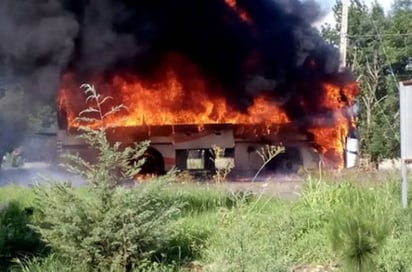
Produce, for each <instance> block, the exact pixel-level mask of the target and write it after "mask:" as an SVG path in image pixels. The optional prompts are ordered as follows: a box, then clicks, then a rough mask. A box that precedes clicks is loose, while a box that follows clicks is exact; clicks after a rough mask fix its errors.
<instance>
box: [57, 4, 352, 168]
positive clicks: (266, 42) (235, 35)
mask: <svg viewBox="0 0 412 272" xmlns="http://www.w3.org/2000/svg"><path fill="white" fill-rule="evenodd" d="M105 2H107V1H105ZM109 2H110V1H109ZM120 2H121V3H122V4H121V5H124V6H125V7H126V6H127V8H128V10H129V11H130V12H128V13H125V14H123V15H124V16H118V17H113V18H112V19H113V21H110V22H106V21H105V20H106V19H107V18H106V17H107V16H109V15H107V14H106V15H107V16H103V15H102V14H105V13H102V14H100V13H97V15H96V16H97V17H96V18H97V19H96V18H95V17H93V18H95V19H96V20H97V23H96V24H97V25H100V24H101V28H102V29H105V27H107V25H110V27H109V29H110V31H109V32H108V33H109V34H110V33H111V34H110V35H109V34H108V35H107V36H104V37H106V38H107V39H108V41H106V43H103V45H95V44H94V43H91V42H90V43H88V41H87V37H83V38H82V39H79V40H78V41H77V44H75V45H76V46H77V48H78V50H77V54H76V55H75V56H76V57H75V58H74V59H73V60H72V62H71V63H70V65H69V67H68V69H67V71H66V72H65V73H64V74H63V76H62V78H61V84H60V88H59V93H58V112H59V132H58V137H59V141H60V144H61V148H62V150H63V151H70V152H79V153H80V154H81V155H82V156H85V157H89V158H92V157H93V156H94V154H93V150H90V149H89V148H88V147H87V146H85V145H84V143H82V142H80V141H79V140H78V139H77V138H76V137H75V136H76V134H77V128H78V127H79V125H80V124H79V123H78V121H76V117H77V116H78V114H79V113H80V112H81V111H82V110H83V109H85V108H86V107H87V106H88V105H87V104H85V96H84V94H83V92H82V91H81V90H80V88H79V86H80V85H81V84H82V83H91V84H93V85H94V86H95V87H96V89H97V91H98V92H99V93H100V94H101V95H103V96H110V97H111V98H112V99H111V100H110V103H111V104H110V105H108V107H109V108H110V107H111V106H114V105H120V104H121V105H124V106H125V108H126V109H125V110H124V111H122V112H119V113H117V114H116V115H113V116H109V117H108V118H107V119H106V121H105V125H106V128H107V132H108V138H109V140H110V141H111V142H121V143H123V144H124V145H130V144H133V143H135V142H138V141H142V140H150V143H151V145H150V148H149V149H148V151H147V161H146V164H145V166H144V171H146V172H152V173H158V174H161V173H164V172H165V171H167V170H168V169H170V168H172V167H174V166H175V167H177V168H178V169H180V170H192V171H203V170H213V169H215V168H216V167H221V165H217V164H219V163H216V162H214V161H213V160H212V159H211V156H212V154H211V151H210V150H211V148H212V146H213V145H217V146H219V147H221V148H223V149H224V150H225V152H224V156H223V158H222V159H223V160H224V161H225V163H229V164H230V165H231V166H233V167H234V170H235V172H237V173H251V172H255V171H256V170H257V169H258V168H259V167H260V166H261V165H262V161H261V158H260V157H259V156H258V154H257V153H256V151H257V150H259V149H260V148H261V147H263V146H265V145H268V144H269V145H282V146H284V147H285V152H284V153H282V154H281V155H279V156H278V157H276V158H275V159H274V160H273V161H272V162H271V163H270V164H269V165H268V167H269V168H270V169H271V170H274V171H282V172H285V171H286V172H295V171H297V169H298V168H300V167H304V168H317V167H319V163H322V165H324V166H326V167H330V168H338V169H341V168H344V167H351V166H353V165H354V161H355V160H356V152H357V139H356V137H355V135H356V124H355V118H356V110H354V107H355V106H356V105H355V98H356V95H357V94H358V85H357V83H356V81H355V79H354V77H353V76H352V75H351V73H350V71H340V70H339V69H338V68H339V67H338V66H339V61H338V60H339V58H338V54H337V50H336V49H335V48H333V47H332V46H330V45H328V44H327V43H326V42H325V41H323V40H322V38H321V37H320V36H319V34H318V33H317V32H316V31H315V30H314V29H313V28H312V26H311V20H312V18H311V17H310V16H309V14H307V12H309V10H311V6H310V5H309V6H307V5H306V4H305V3H301V2H299V1H290V2H291V3H292V2H293V3H294V4H291V3H289V2H288V1H286V2H287V3H286V2H285V1H283V2H282V1H263V0H258V1H256V0H253V1H252V0H243V1H240V0H239V1H234V0H207V1H206V0H204V1H203V0H202V1H189V0H182V1H176V2H173V4H172V3H169V2H168V1H157V2H153V1H138V2H136V3H132V2H130V1H129V2H128V1H120ZM90 5H92V4H90ZM96 5H97V4H96ZM119 5H120V4H119ZM83 8H84V9H87V5H85V6H84V7H83ZM100 8H102V9H103V7H96V9H97V10H99V9H100ZM119 10H123V9H119ZM107 12H108V13H110V14H111V11H110V12H109V11H107ZM119 12H120V11H119ZM87 14H88V13H87V12H86V13H79V16H87ZM99 14H100V15H99ZM112 15H113V14H112ZM113 16H114V15H113ZM109 17H110V16H109ZM110 18H111V17H110ZM103 21H104V22H106V24H103ZM83 22H84V24H87V23H88V21H87V20H84V21H83ZM91 26H92V25H91ZM94 26H95V25H93V27H94ZM100 30H101V29H100ZM106 34H107V33H106ZM113 35H114V36H116V37H118V38H119V39H115V42H116V44H114V43H113V44H112V43H111V42H110V41H111V37H113ZM95 38H96V39H100V38H102V37H95ZM122 45H123V46H124V48H122ZM119 46H120V47H119ZM90 48H95V49H96V51H93V50H90ZM119 48H120V49H121V50H119ZM106 49H107V50H106ZM97 53H99V54H103V53H105V54H106V55H104V54H103V55H99V54H97ZM105 58H106V59H105ZM89 125H90V126H96V124H89Z"/></svg>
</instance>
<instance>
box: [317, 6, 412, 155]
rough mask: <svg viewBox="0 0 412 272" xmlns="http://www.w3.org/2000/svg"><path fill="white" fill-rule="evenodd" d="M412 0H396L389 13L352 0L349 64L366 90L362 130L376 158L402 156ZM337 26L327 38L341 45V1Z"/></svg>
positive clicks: (369, 151) (365, 146)
mask: <svg viewBox="0 0 412 272" xmlns="http://www.w3.org/2000/svg"><path fill="white" fill-rule="evenodd" d="M410 3H411V1H405V0H396V1H395V3H394V9H393V10H392V12H391V13H389V15H385V13H384V11H383V8H382V7H381V6H380V5H379V4H378V3H377V2H374V3H373V4H372V6H371V7H369V6H367V5H365V4H359V1H353V2H352V5H351V6H350V8H349V19H348V66H349V67H350V68H352V70H353V71H354V73H355V74H356V75H357V76H358V83H359V85H360V88H361V93H360V95H359V103H360V106H361V112H360V116H359V122H358V125H359V128H360V132H361V150H362V152H363V153H364V154H369V155H371V157H372V159H373V160H374V161H379V160H381V159H383V158H392V157H398V156H399V101H398V89H397V82H398V81H399V80H403V79H405V78H406V77H409V76H410V74H409V72H408V71H407V70H406V69H405V67H406V65H407V64H408V62H409V59H410V58H409V56H410V55H411V54H410V53H412V52H410V51H411V50H412V36H411V35H406V33H409V29H412V28H411V25H410V24H411V23H410V22H411V21H412V13H411V11H412V9H411V7H412V5H411V4H410ZM333 10H334V13H335V19H336V21H337V23H336V25H335V26H334V27H332V26H330V25H326V26H324V27H323V28H322V34H323V36H324V37H325V38H326V39H327V40H329V41H330V42H331V43H332V44H335V45H338V41H339V40H338V37H339V36H338V33H339V30H340V18H341V2H340V1H337V2H336V4H335V6H334V8H333Z"/></svg>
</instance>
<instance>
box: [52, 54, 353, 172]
mask: <svg viewBox="0 0 412 272" xmlns="http://www.w3.org/2000/svg"><path fill="white" fill-rule="evenodd" d="M179 61H180V62H179V63H178V65H175V64H173V63H170V61H168V62H166V64H165V65H164V66H163V67H161V69H159V71H160V72H158V73H157V75H156V77H155V78H151V79H147V78H146V77H145V78H139V77H138V76H136V75H126V74H118V75H116V76H114V77H112V78H111V79H110V80H107V79H106V80H103V79H102V78H101V77H94V78H92V79H91V82H93V83H94V84H96V85H97V90H98V92H99V93H101V94H102V95H104V96H107V95H108V96H112V97H113V101H111V103H110V104H111V105H118V104H123V105H124V106H125V107H126V108H127V110H126V111H121V112H119V113H117V114H116V115H111V116H108V118H107V119H106V120H105V125H106V126H107V127H134V126H141V125H178V124H192V125H198V126H199V127H202V125H204V124H221V123H226V124H253V125H255V124H260V125H263V126H264V127H265V126H267V127H270V126H271V125H282V124H287V123H290V122H291V120H290V119H289V118H288V116H287V114H286V112H285V111H284V110H283V109H282V108H281V107H279V106H277V105H276V104H275V103H274V102H273V101H271V99H269V97H268V96H265V95H260V96H257V97H255V98H254V100H253V103H252V104H251V105H250V106H249V107H248V108H247V110H246V111H244V112H242V111H239V110H236V109H235V108H233V107H232V106H231V105H230V104H229V103H228V101H227V100H226V99H225V97H223V96H222V95H219V93H220V92H219V87H216V86H215V87H211V86H210V83H208V82H206V80H205V79H204V77H203V76H202V74H201V73H200V71H198V69H196V67H195V66H193V65H191V64H190V63H186V62H182V60H181V59H180V60H179ZM176 67H179V68H176ZM181 67H185V68H184V69H185V70H184V77H182V76H181V73H180V72H179V69H181ZM211 88H213V91H212V92H211V91H209V90H211ZM357 92H358V86H357V83H356V82H354V83H352V84H349V85H347V86H345V87H344V88H340V87H338V86H335V85H332V84H330V83H325V84H323V94H324V96H323V98H322V101H321V102H320V104H319V105H318V106H319V107H320V108H325V109H327V110H329V111H332V112H333V114H334V116H333V124H329V125H325V124H324V120H322V118H323V117H320V118H318V119H316V120H317V121H318V122H319V124H314V126H313V127H312V128H308V131H309V132H310V133H312V134H313V137H314V142H315V147H316V149H317V150H318V151H319V153H320V154H321V155H322V156H323V157H324V158H327V159H328V161H329V163H328V164H329V165H332V166H336V167H339V168H342V167H343V151H344V143H345V137H346V135H347V133H348V131H349V129H350V127H351V126H353V125H354V121H353V120H352V119H351V118H349V117H348V116H346V115H345V110H346V109H347V108H348V107H349V106H351V103H352V101H353V99H354V98H355V96H356V95H357ZM345 97H346V100H344V98H345ZM84 100H85V97H84V94H83V92H82V91H81V90H79V87H78V84H77V82H76V80H75V76H74V75H73V74H66V75H64V76H63V80H62V85H61V88H60V91H59V102H58V105H59V109H60V110H63V109H64V111H65V113H66V117H67V122H68V126H69V128H75V127H78V126H79V125H80V124H79V122H78V121H77V120H76V119H75V118H76V117H77V116H78V114H79V113H80V111H82V110H83V109H84ZM300 104H301V106H302V107H303V109H305V104H304V101H301V103H300ZM111 105H109V107H110V106H111ZM91 126H92V127H97V126H98V124H97V123H94V124H91Z"/></svg>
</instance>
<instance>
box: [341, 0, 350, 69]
mask: <svg viewBox="0 0 412 272" xmlns="http://www.w3.org/2000/svg"><path fill="white" fill-rule="evenodd" d="M348 13H349V0H342V18H341V27H340V44H339V68H340V69H341V70H343V69H345V68H346V49H347V43H348V37H347V36H348V35H347V34H348Z"/></svg>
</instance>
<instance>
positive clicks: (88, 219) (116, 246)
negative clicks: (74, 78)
mask: <svg viewBox="0 0 412 272" xmlns="http://www.w3.org/2000/svg"><path fill="white" fill-rule="evenodd" d="M85 87H86V94H88V95H89V97H88V98H87V101H94V102H95V104H96V106H95V107H89V108H88V109H87V110H85V111H84V112H83V113H97V114H98V116H100V117H101V118H100V119H92V118H88V117H82V118H79V121H80V122H92V123H93V124H96V123H97V124H100V128H98V129H96V130H95V129H91V128H88V127H87V126H82V127H81V130H82V131H83V134H82V135H81V137H82V138H83V139H84V140H85V141H86V142H87V143H89V144H90V145H91V146H92V147H93V148H95V149H96V150H97V151H98V160H97V162H96V163H95V164H92V163H90V162H87V161H84V160H83V159H82V158H80V157H78V156H76V155H68V156H66V158H67V159H68V162H69V164H68V165H67V166H68V169H69V170H70V171H71V172H74V173H76V174H79V175H82V176H83V177H84V178H85V179H86V180H87V181H88V183H89V186H88V191H89V192H88V193H87V194H77V193H76V192H75V190H74V189H73V188H72V187H71V186H70V184H67V183H66V184H52V185H51V186H42V187H40V186H37V187H35V188H34V192H35V196H36V198H35V203H36V205H37V207H38V209H39V210H40V211H41V213H42V214H43V218H42V222H41V224H38V225H37V226H35V229H36V230H38V231H39V232H40V233H41V235H42V237H43V238H44V240H45V241H47V243H48V244H49V245H50V246H51V247H52V249H53V250H54V251H55V252H56V253H58V254H59V255H60V256H61V257H63V258H64V259H66V260H68V261H70V262H72V263H77V264H79V265H86V266H87V267H90V268H91V269H98V270H105V269H114V268H116V269H120V270H121V271H130V269H132V267H133V266H141V265H143V264H146V263H147V260H148V259H150V258H151V257H152V256H153V254H154V253H156V252H157V251H159V250H160V249H161V248H164V247H165V244H166V243H168V241H170V240H171V239H172V237H173V233H174V218H175V217H176V216H177V215H178V214H179V212H180V207H181V205H182V204H181V203H179V201H174V202H171V201H163V200H162V197H161V195H162V194H164V192H163V189H164V188H165V187H164V185H165V184H167V183H170V182H171V181H172V179H174V178H175V176H174V172H171V173H168V174H167V175H165V176H163V177H159V178H155V179H152V180H151V182H150V183H148V184H144V185H140V186H138V187H134V188H124V187H121V186H119V185H121V184H122V182H123V181H125V180H128V179H132V178H133V177H134V176H135V175H136V174H137V173H138V172H139V167H140V166H141V164H142V161H141V160H139V158H141V156H142V155H143V153H144V151H145V149H146V147H147V146H148V143H147V142H144V143H142V144H140V145H136V146H135V147H134V148H130V147H129V148H126V149H123V150H121V149H120V144H118V143H117V144H114V145H111V144H110V143H109V142H108V140H107V138H106V130H105V127H104V121H105V117H107V116H108V115H110V114H114V113H115V112H117V111H118V110H120V109H121V107H115V108H113V109H112V111H110V112H109V113H106V114H104V113H102V112H101V106H102V104H103V103H104V102H105V101H107V99H106V98H103V99H102V98H101V97H100V95H98V94H97V93H96V91H95V90H94V88H93V86H89V85H87V86H85ZM130 161H137V162H136V163H135V164H134V165H131V164H130ZM120 270H118V271H120Z"/></svg>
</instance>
